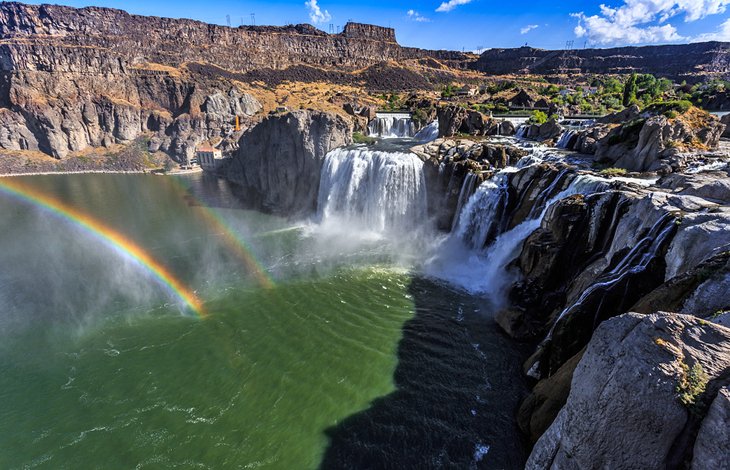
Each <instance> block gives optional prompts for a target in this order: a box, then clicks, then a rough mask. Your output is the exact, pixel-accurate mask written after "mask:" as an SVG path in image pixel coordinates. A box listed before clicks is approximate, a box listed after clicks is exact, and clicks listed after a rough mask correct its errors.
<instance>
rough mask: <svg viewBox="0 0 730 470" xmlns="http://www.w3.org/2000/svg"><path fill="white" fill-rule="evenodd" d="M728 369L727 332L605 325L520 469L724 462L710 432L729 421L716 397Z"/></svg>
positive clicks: (630, 320) (645, 322) (651, 323)
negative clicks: (703, 459)
mask: <svg viewBox="0 0 730 470" xmlns="http://www.w3.org/2000/svg"><path fill="white" fill-rule="evenodd" d="M708 345H710V346H711V347H708ZM729 369H730V330H728V329H727V328H724V327H721V326H718V325H714V324H712V323H708V322H704V321H702V320H699V319H697V318H695V317H690V316H684V315H677V314H667V313H659V314H654V315H649V316H644V315H638V314H626V315H622V316H620V317H617V318H614V319H612V320H609V321H606V322H604V323H603V324H602V325H601V326H599V327H598V329H597V330H596V332H595V334H594V336H593V339H592V340H591V342H590V344H589V345H588V348H587V350H586V352H585V354H584V355H583V357H582V359H581V360H580V363H579V364H578V366H577V368H576V370H575V373H574V375H573V379H572V386H571V391H570V395H569V397H568V400H567V403H566V405H565V406H564V407H563V408H562V410H561V411H560V413H559V414H558V417H557V419H556V420H555V421H554V422H553V424H552V425H551V426H550V428H549V429H548V431H547V432H546V433H545V434H544V435H543V436H542V437H541V438H540V440H539V441H538V442H537V444H536V445H535V447H534V449H533V451H532V454H531V455H530V458H529V460H528V463H527V467H526V468H529V469H543V468H576V469H577V468H665V467H670V468H673V467H678V466H680V465H682V464H683V462H687V461H688V460H690V459H691V455H692V448H693V447H694V448H695V449H696V451H699V452H698V453H697V454H696V455H699V456H703V455H707V457H706V458H708V459H711V458H713V455H714V458H717V457H718V455H720V456H723V454H722V449H723V448H725V449H726V448H727V447H726V446H727V434H726V433H725V432H724V431H722V430H718V431H717V433H712V434H710V431H711V430H716V429H718V428H719V427H722V425H723V420H725V419H727V418H726V416H727V415H726V410H727V405H726V395H725V392H722V393H718V391H719V390H720V389H721V388H722V387H723V386H727V385H728V384H727V382H728V381H730V376H728V374H727V371H728V370H729ZM692 384H698V385H697V386H692ZM713 402H717V405H715V404H713ZM710 404H713V406H712V407H711V411H710V413H709V414H708V412H707V410H708V407H709V405H710ZM690 408H692V409H693V410H694V411H693V412H690ZM705 416H706V417H705ZM698 431H699V437H698V438H697V439H696V442H695V438H694V436H698ZM703 452H712V454H713V455H708V454H703ZM726 457H727V454H725V455H724V456H723V458H724V459H725V460H724V461H727V460H726ZM710 461H711V460H708V462H710ZM694 462H697V464H698V467H696V468H703V467H701V466H699V465H701V464H700V463H699V462H700V460H699V458H695V460H694Z"/></svg>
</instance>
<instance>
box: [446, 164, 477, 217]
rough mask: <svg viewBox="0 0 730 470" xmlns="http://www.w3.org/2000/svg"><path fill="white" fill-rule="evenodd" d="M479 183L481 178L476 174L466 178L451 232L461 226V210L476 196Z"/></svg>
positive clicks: (460, 192) (470, 174)
mask: <svg viewBox="0 0 730 470" xmlns="http://www.w3.org/2000/svg"><path fill="white" fill-rule="evenodd" d="M477 181H479V176H477V174H476V173H471V172H470V173H469V174H468V175H466V178H464V184H462V185H461V190H460V191H459V200H458V201H457V203H456V211H455V212H454V213H455V215H454V221H453V223H452V225H451V231H454V230H455V229H456V227H457V226H458V224H459V216H460V215H461V209H462V208H463V207H464V204H466V203H467V201H469V199H470V198H471V196H472V194H474V191H475V190H476V185H477Z"/></svg>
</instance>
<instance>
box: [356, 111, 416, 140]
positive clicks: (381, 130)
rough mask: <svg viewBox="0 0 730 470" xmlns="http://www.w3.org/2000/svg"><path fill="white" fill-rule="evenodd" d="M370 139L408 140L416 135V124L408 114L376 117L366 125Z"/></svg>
mask: <svg viewBox="0 0 730 470" xmlns="http://www.w3.org/2000/svg"><path fill="white" fill-rule="evenodd" d="M368 133H369V136H370V137H380V138H384V139H398V138H408V137H413V136H415V135H416V124H415V123H414V122H413V120H412V119H411V117H410V115H408V114H393V115H384V116H378V117H376V118H375V119H373V120H372V121H371V122H370V124H368Z"/></svg>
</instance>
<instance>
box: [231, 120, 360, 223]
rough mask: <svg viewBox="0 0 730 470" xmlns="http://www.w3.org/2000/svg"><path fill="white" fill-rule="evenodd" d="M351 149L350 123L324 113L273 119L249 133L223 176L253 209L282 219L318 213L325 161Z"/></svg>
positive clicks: (244, 137) (242, 140)
mask: <svg viewBox="0 0 730 470" xmlns="http://www.w3.org/2000/svg"><path fill="white" fill-rule="evenodd" d="M351 143H352V130H351V128H350V125H349V123H348V122H346V121H345V119H344V118H342V117H341V116H338V115H334V114H329V113H323V112H320V111H293V112H291V113H286V114H283V115H280V116H270V117H268V118H266V119H264V120H263V121H262V122H261V123H259V124H258V125H256V126H255V127H253V128H252V129H251V130H249V131H247V132H246V133H245V134H244V135H243V136H242V137H241V140H240V141H239V144H238V146H239V148H238V152H237V153H236V155H235V156H234V157H233V159H232V160H231V161H230V162H229V163H228V164H227V165H226V166H225V167H224V168H223V169H221V174H222V175H223V176H224V177H225V178H226V179H228V180H229V181H231V182H233V183H235V184H236V185H238V186H239V187H240V188H241V190H242V191H241V194H242V195H243V196H242V198H243V199H244V201H246V202H247V203H248V204H249V205H251V207H254V208H256V209H260V210H264V211H267V212H273V213H277V214H282V215H287V216H289V215H291V216H295V215H303V214H304V215H309V214H311V213H313V212H314V211H315V210H316V205H317V193H318V191H319V180H320V174H321V172H322V163H323V161H324V157H325V156H326V155H327V152H329V151H330V150H332V149H335V148H337V147H342V146H344V145H349V144H351Z"/></svg>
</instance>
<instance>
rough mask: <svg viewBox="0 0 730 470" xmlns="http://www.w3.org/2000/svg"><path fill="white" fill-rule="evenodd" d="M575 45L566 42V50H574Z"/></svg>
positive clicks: (573, 42)
mask: <svg viewBox="0 0 730 470" xmlns="http://www.w3.org/2000/svg"><path fill="white" fill-rule="evenodd" d="M573 44H575V41H573V40H571V41H565V50H566V51H570V50H573Z"/></svg>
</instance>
